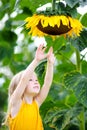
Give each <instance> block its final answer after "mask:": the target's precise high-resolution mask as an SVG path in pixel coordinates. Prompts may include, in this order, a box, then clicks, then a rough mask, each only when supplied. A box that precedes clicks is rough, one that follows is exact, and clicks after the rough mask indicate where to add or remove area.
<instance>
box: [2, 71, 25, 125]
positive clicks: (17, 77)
mask: <svg viewBox="0 0 87 130" xmlns="http://www.w3.org/2000/svg"><path fill="white" fill-rule="evenodd" d="M23 72H24V71H21V72H19V73H17V74H16V75H15V76H14V77H13V78H12V80H11V82H10V85H9V89H8V109H7V114H6V117H5V121H4V123H3V124H2V125H8V119H9V114H10V105H9V100H10V97H11V95H12V94H13V92H14V90H15V89H16V87H17V85H18V83H19V81H20V79H21V77H22V75H23Z"/></svg>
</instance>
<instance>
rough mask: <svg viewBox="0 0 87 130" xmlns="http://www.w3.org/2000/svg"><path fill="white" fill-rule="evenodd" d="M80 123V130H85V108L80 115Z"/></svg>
mask: <svg viewBox="0 0 87 130" xmlns="http://www.w3.org/2000/svg"><path fill="white" fill-rule="evenodd" d="M79 121H80V126H79V129H80V130H85V115H84V107H83V111H82V112H81V113H80V115H79Z"/></svg>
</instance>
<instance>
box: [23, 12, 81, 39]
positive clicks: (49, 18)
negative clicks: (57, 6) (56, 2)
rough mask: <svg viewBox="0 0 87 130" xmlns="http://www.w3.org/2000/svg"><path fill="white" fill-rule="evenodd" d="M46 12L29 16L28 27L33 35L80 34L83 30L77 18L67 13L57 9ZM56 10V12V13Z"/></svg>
mask: <svg viewBox="0 0 87 130" xmlns="http://www.w3.org/2000/svg"><path fill="white" fill-rule="evenodd" d="M48 12H50V11H47V14H46V11H45V14H44V12H43V11H42V12H40V13H36V14H34V15H33V16H32V17H27V18H26V19H25V21H26V28H27V29H30V31H29V34H32V36H47V35H50V36H52V37H53V36H54V37H55V36H58V35H64V36H65V35H68V36H71V37H72V36H79V35H80V32H81V31H82V28H83V26H82V24H81V23H80V22H79V21H78V20H77V19H75V18H72V17H71V16H70V15H69V16H68V15H67V14H65V15H63V13H62V12H61V14H58V13H59V12H58V13H57V11H54V12H52V10H51V12H50V13H49V14H48ZM55 12H56V13H55Z"/></svg>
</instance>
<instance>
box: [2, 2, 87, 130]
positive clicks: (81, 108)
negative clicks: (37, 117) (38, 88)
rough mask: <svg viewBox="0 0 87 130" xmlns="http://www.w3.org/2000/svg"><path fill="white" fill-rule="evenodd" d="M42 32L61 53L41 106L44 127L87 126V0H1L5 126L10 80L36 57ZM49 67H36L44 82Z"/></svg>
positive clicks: (75, 129) (79, 129)
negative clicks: (49, 87) (47, 93)
mask: <svg viewBox="0 0 87 130" xmlns="http://www.w3.org/2000/svg"><path fill="white" fill-rule="evenodd" d="M47 4H48V5H50V6H47V7H46V8H45V6H43V5H47ZM41 7H42V8H41ZM85 7H86V8H85ZM40 8H41V9H42V10H41V9H40ZM43 8H45V10H44V9H43ZM39 9H40V10H39ZM81 9H82V11H81ZM84 11H85V12H84ZM36 15H37V16H41V17H38V18H36ZM34 16H35V17H34ZM53 16H55V18H54V17H53ZM33 17H34V18H33ZM51 17H52V18H51ZM58 17H59V20H58ZM29 20H31V21H29ZM27 22H29V23H27ZM47 27H49V29H48V28H47ZM53 27H54V28H53ZM57 28H58V29H59V30H60V31H59V32H58V33H57V32H56V31H58V29H57ZM61 28H62V29H61ZM35 29H36V30H35ZM44 29H45V30H44ZM40 37H41V38H42V37H43V38H44V39H45V42H46V51H48V49H49V48H50V47H51V46H52V47H53V50H54V54H55V57H56V62H55V65H54V77H53V82H52V85H51V89H50V92H49V95H48V97H47V98H46V100H45V102H44V103H43V104H42V106H41V108H40V113H41V117H42V120H43V124H44V130H87V0H62V1H61V0H37V1H36V0H0V130H8V128H7V127H6V126H2V122H3V119H4V116H5V113H6V110H7V104H8V86H9V83H10V80H11V78H12V77H13V75H15V74H16V73H18V72H19V71H21V70H23V69H25V68H26V67H27V66H28V64H29V63H30V62H31V61H32V60H33V58H34V55H35V50H36V47H37V46H38V45H39V43H40V42H43V41H39V40H38V41H37V44H35V43H36V39H37V38H38V39H40ZM45 68H46V61H43V62H41V63H40V64H39V65H38V66H37V68H36V70H35V71H36V73H37V75H38V79H39V81H40V84H43V79H44V74H45Z"/></svg>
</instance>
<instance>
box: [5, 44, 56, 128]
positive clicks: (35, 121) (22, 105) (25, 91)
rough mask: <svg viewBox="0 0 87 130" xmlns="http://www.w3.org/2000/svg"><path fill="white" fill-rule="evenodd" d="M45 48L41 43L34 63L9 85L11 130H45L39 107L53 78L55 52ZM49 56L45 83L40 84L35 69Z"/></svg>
mask: <svg viewBox="0 0 87 130" xmlns="http://www.w3.org/2000/svg"><path fill="white" fill-rule="evenodd" d="M44 52H45V48H44V49H43V45H40V46H39V47H38V48H37V50H36V54H35V58H34V60H33V61H32V63H31V64H30V65H29V66H28V67H27V68H26V69H25V70H23V71H21V72H19V73H18V74H16V75H15V76H14V77H13V79H12V81H11V83H10V86H9V104H8V116H7V120H6V121H7V122H8V126H9V130H43V125H42V120H41V117H40V114H39V107H40V106H41V104H42V103H43V101H44V100H45V99H46V97H47V95H48V92H49V89H50V86H51V83H52V79H53V65H54V61H55V58H54V54H53V49H52V47H51V48H50V49H49V51H48V53H47V54H45V53H44ZM45 58H47V70H46V75H45V79H44V84H43V86H42V87H41V90H40V84H39V82H38V80H37V76H36V74H35V73H34V70H35V68H36V66H37V65H38V63H39V62H40V61H41V60H43V59H45Z"/></svg>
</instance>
